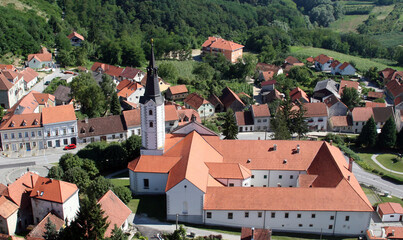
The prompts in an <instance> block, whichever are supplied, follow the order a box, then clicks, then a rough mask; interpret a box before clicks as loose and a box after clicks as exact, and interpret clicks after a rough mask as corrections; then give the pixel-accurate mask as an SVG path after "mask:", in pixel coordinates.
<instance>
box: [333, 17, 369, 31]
mask: <svg viewBox="0 0 403 240" xmlns="http://www.w3.org/2000/svg"><path fill="white" fill-rule="evenodd" d="M367 19H368V15H345V16H343V17H342V18H340V19H337V20H336V21H334V22H332V23H331V24H330V26H329V28H330V29H332V30H334V31H336V32H343V33H346V32H357V27H358V26H359V25H360V24H362V23H363V22H364V21H365V20H367Z"/></svg>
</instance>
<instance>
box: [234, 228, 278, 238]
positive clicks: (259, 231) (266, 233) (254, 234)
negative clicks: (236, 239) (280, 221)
mask: <svg viewBox="0 0 403 240" xmlns="http://www.w3.org/2000/svg"><path fill="white" fill-rule="evenodd" d="M270 239H271V230H270V229H263V228H254V227H252V228H246V227H243V228H242V230H241V240H270Z"/></svg>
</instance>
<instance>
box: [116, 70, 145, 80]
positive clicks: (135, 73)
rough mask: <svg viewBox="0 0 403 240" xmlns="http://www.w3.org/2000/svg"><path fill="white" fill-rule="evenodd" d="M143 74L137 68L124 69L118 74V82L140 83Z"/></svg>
mask: <svg viewBox="0 0 403 240" xmlns="http://www.w3.org/2000/svg"><path fill="white" fill-rule="evenodd" d="M144 76H145V73H144V72H143V71H141V70H140V69H137V68H132V67H126V68H125V69H124V70H123V72H122V73H121V74H120V81H123V80H125V79H127V80H129V81H132V82H141V80H142V79H143V77H144Z"/></svg>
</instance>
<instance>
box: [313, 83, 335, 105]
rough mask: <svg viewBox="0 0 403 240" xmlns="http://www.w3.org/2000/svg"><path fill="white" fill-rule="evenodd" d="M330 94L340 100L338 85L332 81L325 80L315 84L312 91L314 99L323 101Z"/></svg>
mask: <svg viewBox="0 0 403 240" xmlns="http://www.w3.org/2000/svg"><path fill="white" fill-rule="evenodd" d="M332 94H333V95H335V96H336V97H337V98H340V95H339V84H338V83H336V82H335V81H334V80H333V79H326V80H322V81H319V82H317V83H316V86H315V89H314V90H313V97H314V98H315V99H318V100H321V101H323V99H324V98H325V97H327V96H329V95H332Z"/></svg>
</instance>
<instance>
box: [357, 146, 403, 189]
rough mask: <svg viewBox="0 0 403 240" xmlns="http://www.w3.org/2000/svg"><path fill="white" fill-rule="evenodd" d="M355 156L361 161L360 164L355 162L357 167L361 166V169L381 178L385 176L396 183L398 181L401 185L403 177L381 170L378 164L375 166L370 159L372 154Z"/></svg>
mask: <svg viewBox="0 0 403 240" xmlns="http://www.w3.org/2000/svg"><path fill="white" fill-rule="evenodd" d="M357 154H358V156H359V157H360V158H361V160H362V162H358V161H357V163H358V164H359V165H361V167H363V168H364V169H366V170H367V171H372V172H373V173H375V174H378V175H381V176H385V175H387V176H390V177H392V178H393V179H394V180H396V181H398V182H399V181H400V182H401V183H402V182H403V175H401V174H394V173H391V172H389V171H386V170H384V169H382V168H381V167H379V166H378V164H376V163H375V162H374V161H372V159H371V156H372V153H357Z"/></svg>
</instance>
